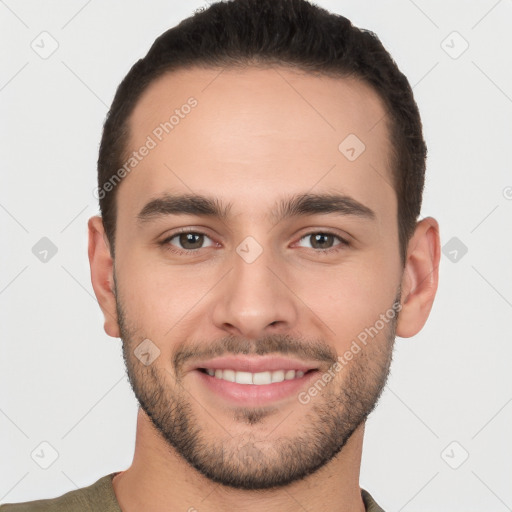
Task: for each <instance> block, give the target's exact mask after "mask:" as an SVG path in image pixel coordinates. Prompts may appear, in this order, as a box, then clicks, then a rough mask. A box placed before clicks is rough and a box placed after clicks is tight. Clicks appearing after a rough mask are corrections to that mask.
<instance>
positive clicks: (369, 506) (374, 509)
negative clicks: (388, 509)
mask: <svg viewBox="0 0 512 512" xmlns="http://www.w3.org/2000/svg"><path fill="white" fill-rule="evenodd" d="M361 496H362V498H363V503H364V507H365V510H366V512H384V510H383V509H382V508H381V507H380V506H379V505H377V502H376V501H375V500H374V499H373V498H372V496H371V494H370V493H369V492H368V491H366V490H364V489H361Z"/></svg>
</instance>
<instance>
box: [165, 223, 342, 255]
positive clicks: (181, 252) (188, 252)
mask: <svg viewBox="0 0 512 512" xmlns="http://www.w3.org/2000/svg"><path fill="white" fill-rule="evenodd" d="M187 234H194V235H204V236H206V237H208V238H210V237H209V236H208V235H207V234H206V233H203V232H202V231H194V230H190V229H183V230H179V231H175V232H174V233H173V234H172V235H170V236H168V237H167V238H165V239H164V240H162V241H161V242H159V245H160V246H162V247H163V248H164V249H165V250H167V251H170V252H172V253H174V254H178V255H187V256H190V255H192V254H195V253H196V252H197V251H200V250H201V249H205V247H199V248H198V249H188V250H186V249H178V248H176V247H175V246H173V245H171V244H170V243H169V242H170V241H171V240H172V239H173V238H176V237H177V236H178V235H187ZM311 235H330V236H333V237H334V238H337V239H338V241H339V242H340V243H339V244H337V245H335V246H334V247H330V248H329V249H314V248H313V251H315V252H316V253H319V254H322V255H326V254H332V253H336V252H339V251H341V250H343V249H344V248H346V247H348V246H350V243H349V242H348V241H347V240H345V239H344V238H342V237H340V236H339V235H337V234H336V233H332V232H331V231H328V230H326V231H310V232H309V233H306V234H304V235H303V236H301V237H300V239H299V242H300V241H301V240H303V239H304V238H307V237H309V236H311Z"/></svg>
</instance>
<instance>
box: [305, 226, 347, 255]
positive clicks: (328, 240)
mask: <svg viewBox="0 0 512 512" xmlns="http://www.w3.org/2000/svg"><path fill="white" fill-rule="evenodd" d="M303 240H304V241H306V243H308V242H309V244H310V245H309V246H307V245H306V247H310V248H311V249H319V250H318V251H317V252H320V253H326V252H328V253H330V252H336V251H340V250H342V249H343V248H344V247H346V246H348V245H349V243H348V242H347V241H346V240H345V239H343V238H341V237H340V236H339V235H335V234H334V233H329V232H326V231H315V232H311V233H308V234H307V235H305V236H303V237H302V238H301V239H300V241H299V245H301V242H302V241H303ZM336 240H337V241H338V243H335V242H336ZM301 246H302V247H304V245H301Z"/></svg>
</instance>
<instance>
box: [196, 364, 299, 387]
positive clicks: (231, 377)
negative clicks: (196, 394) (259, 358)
mask: <svg viewBox="0 0 512 512" xmlns="http://www.w3.org/2000/svg"><path fill="white" fill-rule="evenodd" d="M200 371H202V372H204V373H207V374H208V375H209V376H210V377H215V378H216V379H221V380H226V381H228V382H236V383H237V384H256V385H258V386H264V385H267V384H273V383H275V382H283V381H284V380H293V379H300V378H302V377H303V376H304V374H305V373H307V372H303V371H302V370H275V371H264V372H258V373H251V372H244V371H236V370H231V369H225V370H221V369H216V370H215V369H213V368H200Z"/></svg>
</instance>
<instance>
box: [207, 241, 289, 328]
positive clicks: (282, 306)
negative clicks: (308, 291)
mask: <svg viewBox="0 0 512 512" xmlns="http://www.w3.org/2000/svg"><path fill="white" fill-rule="evenodd" d="M287 281H289V279H287V276H286V272H285V270H284V269H283V267H282V266H278V265H277V264H276V262H275V261H273V260H272V258H271V255H270V251H265V250H264V251H263V253H262V254H261V255H260V256H259V257H258V258H257V259H256V261H253V262H252V263H248V262H247V261H245V260H244V259H243V258H242V257H240V256H239V255H238V254H234V257H233V267H232V268H231V271H230V272H229V273H228V274H227V275H226V277H225V278H224V279H223V280H222V284H221V286H219V287H218V289H217V290H216V293H217V297H216V300H215V306H214V311H213V322H214V323H215V326H216V327H217V328H219V329H221V330H224V331H226V332H228V333H229V334H231V335H235V336H244V337H246V338H258V337H262V336H265V335H269V334H283V333H287V332H289V331H290V330H294V328H295V327H296V324H297V320H298V318H299V315H298V306H299V304H298V298H297V297H296V296H295V295H294V293H293V291H292V290H291V289H290V287H289V285H288V284H287Z"/></svg>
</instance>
